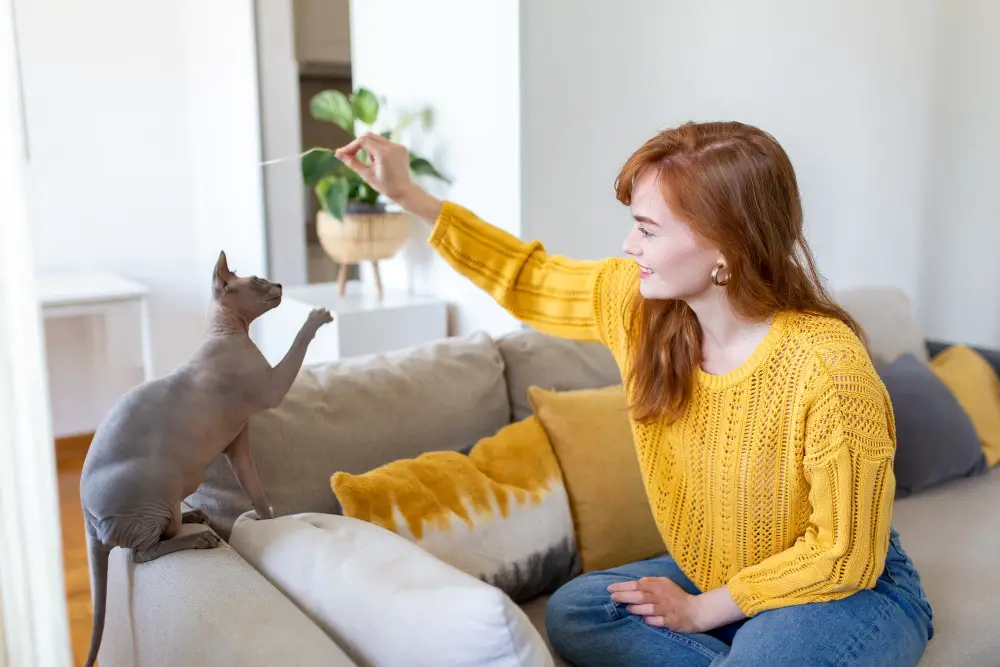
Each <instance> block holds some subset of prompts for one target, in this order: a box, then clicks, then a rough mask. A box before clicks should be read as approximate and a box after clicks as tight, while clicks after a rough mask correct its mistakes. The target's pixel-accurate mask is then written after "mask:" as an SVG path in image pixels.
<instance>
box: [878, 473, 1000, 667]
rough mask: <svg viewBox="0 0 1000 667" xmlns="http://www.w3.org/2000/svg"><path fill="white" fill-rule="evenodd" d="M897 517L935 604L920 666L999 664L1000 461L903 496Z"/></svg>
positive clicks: (896, 524) (898, 527)
mask: <svg viewBox="0 0 1000 667" xmlns="http://www.w3.org/2000/svg"><path fill="white" fill-rule="evenodd" d="M892 523H893V526H894V527H895V528H896V530H898V531H899V535H900V540H901V542H902V545H903V550H904V551H906V553H907V554H908V555H909V556H910V558H912V559H913V563H914V566H915V567H916V569H917V571H918V572H919V573H920V576H921V583H922V585H923V587H924V591H925V593H926V595H927V599H928V601H930V603H931V607H932V608H933V610H934V630H935V636H934V638H933V639H932V640H931V642H930V645H929V646H928V648H927V653H926V654H925V656H924V659H923V660H922V661H921V662H920V667H952V666H953V665H970V666H972V665H996V664H997V663H998V656H1000V632H998V631H997V629H998V628H1000V620H998V619H1000V615H998V612H997V610H998V609H1000V567H998V566H997V562H998V556H1000V468H994V469H992V470H990V471H989V472H988V473H987V474H986V475H984V476H982V477H974V478H970V479H961V480H956V481H954V482H949V483H947V484H945V485H943V486H940V487H937V488H935V489H932V490H929V491H925V492H922V493H919V494H916V495H913V496H910V497H908V498H905V499H902V500H898V501H896V504H895V509H894V511H893V519H892Z"/></svg>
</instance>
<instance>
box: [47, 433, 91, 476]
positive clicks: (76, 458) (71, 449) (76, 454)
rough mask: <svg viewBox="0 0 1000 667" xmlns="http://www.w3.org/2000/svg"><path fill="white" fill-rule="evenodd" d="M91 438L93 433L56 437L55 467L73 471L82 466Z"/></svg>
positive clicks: (62, 470)
mask: <svg viewBox="0 0 1000 667" xmlns="http://www.w3.org/2000/svg"><path fill="white" fill-rule="evenodd" d="M93 439H94V434H93V433H81V434H79V435H70V436H66V437H62V438H56V469H57V470H58V471H59V472H74V471H78V470H80V469H81V468H83V460H84V459H85V458H87V450H88V449H90V441H91V440H93Z"/></svg>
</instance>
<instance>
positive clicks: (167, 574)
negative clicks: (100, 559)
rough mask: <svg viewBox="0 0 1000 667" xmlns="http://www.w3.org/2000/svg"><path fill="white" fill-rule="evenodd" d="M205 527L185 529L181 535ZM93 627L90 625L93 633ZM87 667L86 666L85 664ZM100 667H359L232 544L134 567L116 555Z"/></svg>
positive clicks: (118, 552)
mask: <svg viewBox="0 0 1000 667" xmlns="http://www.w3.org/2000/svg"><path fill="white" fill-rule="evenodd" d="M204 529H205V528H204V527H203V526H200V525H196V524H185V525H184V526H182V528H181V531H182V533H188V532H195V531H199V530H204ZM88 627H89V626H88ZM81 664H82V663H81ZM98 664H99V665H100V667H176V666H177V665H183V666H184V667H251V666H253V667H258V666H260V667H263V666H264V665H323V666H324V667H353V665H354V664H355V663H354V661H353V660H351V659H350V658H349V657H348V655H347V653H346V652H344V651H343V650H342V649H341V648H340V647H338V645H337V644H336V643H335V642H334V641H333V640H332V639H330V637H328V636H327V635H326V634H325V633H324V632H323V631H322V630H321V629H320V628H319V627H318V626H317V625H316V624H315V623H313V622H312V621H311V620H310V619H309V618H308V617H307V616H306V615H305V614H303V613H302V612H301V611H299V609H298V608H297V607H296V606H295V605H294V604H293V603H292V602H291V601H290V600H289V599H288V598H286V597H285V596H284V595H282V594H281V593H280V592H279V591H278V589H277V588H275V587H274V586H272V585H271V584H270V583H269V582H268V581H267V579H265V578H264V576H263V575H261V574H260V573H259V572H258V571H257V570H255V569H254V568H253V567H251V566H250V565H249V564H248V563H247V562H246V561H245V560H243V559H242V558H241V557H240V555H239V554H238V553H237V552H236V551H235V550H234V549H233V548H232V547H230V546H229V545H228V544H225V543H223V544H222V545H220V546H219V547H217V548H215V549H200V550H188V551H180V552H177V553H173V554H169V555H167V556H163V557H161V558H158V559H156V560H154V561H150V562H149V563H143V564H141V565H135V564H133V563H131V562H130V561H129V559H128V552H127V551H125V550H123V549H114V550H113V551H112V552H111V558H110V562H109V563H108V613H107V617H106V620H105V627H104V637H103V641H102V642H101V652H100V655H99V656H98Z"/></svg>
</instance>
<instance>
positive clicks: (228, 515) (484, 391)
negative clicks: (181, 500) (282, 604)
mask: <svg viewBox="0 0 1000 667" xmlns="http://www.w3.org/2000/svg"><path fill="white" fill-rule="evenodd" d="M509 415H510V407H509V404H508V402H507V389H506V385H505V383H504V375H503V360H502V359H501V357H500V353H499V352H498V351H497V348H496V346H495V345H494V343H493V340H492V339H491V338H490V337H488V336H487V335H486V334H483V333H476V334H472V335H470V336H466V337H462V338H449V339H445V340H442V341H438V342H435V343H430V344H426V345H423V346H420V347H417V348H413V349H408V350H400V351H397V352H391V353H386V354H382V355H375V356H369V357H362V358H355V359H346V360H343V361H339V362H334V363H329V364H322V365H315V366H310V367H305V368H303V369H302V371H301V373H300V374H299V376H298V378H297V379H296V381H295V384H294V385H293V386H292V388H291V390H290V391H289V392H288V394H287V395H286V396H285V400H284V401H283V402H282V404H281V406H280V407H278V408H277V409H274V410H270V411H268V412H266V413H263V414H261V415H259V416H257V417H255V418H254V419H253V420H251V428H250V446H251V448H252V450H253V457H254V460H255V462H256V466H257V470H258V472H259V474H260V478H261V482H262V483H263V485H264V490H265V493H267V496H268V501H269V502H270V503H271V505H272V506H273V507H274V512H275V514H276V515H278V516H280V515H284V514H294V513H297V512H324V513H331V514H332V513H336V512H338V511H339V506H338V503H337V499H336V496H334V494H333V490H332V489H331V488H330V475H332V474H333V473H334V472H336V471H338V470H344V471H347V472H351V473H361V472H366V471H368V470H371V469H372V468H375V467H378V466H380V465H384V464H386V463H389V462H390V461H393V460H395V459H398V458H403V457H412V456H417V455H419V454H422V453H423V452H426V451H429V450H441V449H451V450H457V449H464V448H467V447H470V446H471V445H473V444H475V443H476V442H477V441H478V440H480V439H481V438H484V437H486V436H489V435H493V434H494V433H496V432H497V431H498V430H499V429H500V428H501V427H502V426H504V425H505V424H507V423H508V421H509ZM188 504H189V505H192V506H195V507H200V508H201V509H202V510H204V511H205V513H206V514H207V515H208V516H209V518H210V519H211V522H212V525H213V527H214V528H215V529H216V530H217V531H218V532H219V534H220V535H222V536H223V537H224V538H226V539H228V537H229V532H230V530H231V529H232V524H233V522H234V521H235V520H236V517H238V516H239V515H240V514H242V513H244V512H246V511H247V510H249V509H250V503H249V502H248V501H247V500H246V497H245V496H244V494H243V492H242V491H241V490H240V488H239V485H238V484H237V483H236V478H235V477H234V476H233V474H232V472H231V470H230V468H229V464H228V463H227V462H226V460H225V458H224V457H221V456H220V457H219V458H218V459H217V460H216V461H215V462H214V463H213V464H212V466H211V467H210V468H209V470H208V473H207V475H206V477H205V480H204V482H203V483H202V485H201V488H199V489H198V491H196V492H195V493H194V494H192V496H190V497H189V498H188Z"/></svg>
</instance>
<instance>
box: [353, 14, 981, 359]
mask: <svg viewBox="0 0 1000 667" xmlns="http://www.w3.org/2000/svg"><path fill="white" fill-rule="evenodd" d="M518 4H519V6H518V9H517V11H518V17H517V23H516V25H515V24H514V18H513V16H512V14H513V8H512V5H513V3H512V2H503V1H501V0H495V1H494V2H489V3H486V2H484V3H476V6H475V7H476V8H475V10H474V11H475V12H476V13H478V12H488V13H489V14H488V15H486V18H484V19H478V20H477V19H476V18H475V17H474V16H473V15H472V12H473V10H471V9H464V8H463V5H460V4H459V3H457V2H445V1H444V0H438V1H437V2H432V3H421V4H420V8H419V10H418V9H415V8H410V7H408V6H407V5H405V4H403V3H400V4H399V6H398V7H397V6H396V4H395V3H388V6H387V3H386V2H375V0H355V4H354V11H355V13H356V16H355V17H354V34H353V42H354V47H353V48H354V53H355V71H356V72H357V73H358V74H359V75H360V77H361V79H362V80H366V81H362V82H371V83H372V84H375V85H376V86H377V87H379V92H385V93H387V94H389V95H390V96H396V97H399V96H402V97H404V98H410V97H419V98H420V99H421V100H427V101H430V102H431V103H433V104H435V105H437V106H440V107H441V108H442V109H445V110H447V111H452V110H455V112H456V113H453V114H451V115H449V116H447V117H442V119H441V120H442V125H441V130H440V133H441V136H442V138H443V139H444V142H445V146H446V147H447V149H448V150H449V151H450V152H451V153H450V154H449V156H448V161H447V162H446V167H448V168H449V169H450V170H451V172H452V173H454V174H455V175H456V176H457V177H458V178H459V181H458V183H456V186H455V187H454V188H453V189H452V190H450V191H447V194H448V196H450V197H451V198H453V199H456V200H458V201H459V202H461V203H463V204H465V205H467V206H469V207H470V208H473V209H474V210H477V211H478V212H480V214H482V215H483V216H484V217H486V218H487V219H489V220H491V221H493V222H495V223H498V224H500V225H501V226H503V227H505V228H507V229H509V230H511V231H514V232H515V233H517V234H518V235H519V236H521V237H522V238H525V239H539V240H541V241H542V242H543V243H544V245H545V246H546V248H547V249H548V250H549V251H550V252H554V253H561V254H566V255H570V256H574V257H580V258H597V257H603V256H607V255H618V254H620V253H621V252H622V251H621V243H622V240H623V238H624V235H625V234H626V233H627V230H628V225H629V224H630V222H629V218H628V211H627V210H626V209H625V208H624V207H622V206H621V205H620V204H618V203H617V201H615V199H614V192H613V183H614V178H615V176H616V174H617V172H618V169H619V167H620V166H621V164H622V163H623V162H624V161H625V159H626V158H627V157H628V155H629V154H630V153H631V152H632V151H633V150H635V149H636V148H637V147H638V146H639V145H640V144H641V143H642V142H643V141H644V140H645V139H647V138H648V137H650V136H652V135H653V134H655V132H656V131H657V130H659V129H661V128H663V127H665V126H672V125H676V124H678V123H681V122H683V121H686V120H721V119H737V120H741V121H744V122H748V123H752V124H755V125H758V126H760V127H762V128H763V129H765V130H767V131H769V132H771V133H772V134H773V135H775V137H776V138H777V139H778V141H779V142H780V143H781V144H782V145H783V146H784V147H785V149H786V150H787V151H788V153H789V154H790V156H791V158H792V161H793V164H794V165H795V168H796V171H797V174H798V178H799V185H800V188H801V191H802V195H803V200H804V207H805V215H806V229H807V234H808V238H809V240H810V242H811V244H812V247H813V250H814V251H815V253H816V255H817V258H818V260H819V263H820V268H821V271H822V273H823V274H824V276H825V278H826V279H827V280H828V282H829V285H830V286H831V287H832V288H834V289H841V288H847V287H853V286H859V285H886V286H895V287H899V288H901V289H903V290H905V292H906V293H907V294H908V295H909V296H910V298H911V299H912V301H913V303H914V306H915V308H916V310H917V316H918V317H919V318H920V320H921V322H922V323H923V326H924V328H925V331H926V332H927V333H928V334H929V335H932V336H942V337H948V338H952V339H955V340H961V341H966V342H970V343H975V344H984V345H1000V310H998V309H997V308H994V307H983V306H980V305H977V304H997V303H1000V267H998V264H997V262H996V261H994V259H995V258H994V256H993V255H995V251H994V250H995V248H997V247H1000V215H998V213H1000V209H998V207H1000V204H998V201H997V199H996V198H994V197H993V196H992V191H993V190H995V188H994V187H993V182H992V181H993V180H995V178H996V173H997V172H996V169H995V168H994V162H995V158H994V154H995V151H996V147H997V146H1000V114H997V108H998V107H1000V104H998V101H1000V80H998V78H997V77H996V76H993V71H994V70H995V69H996V64H997V63H998V62H1000V40H997V39H996V26H998V25H1000V4H998V3H996V2H984V1H982V0H962V1H960V2H951V1H950V0H876V1H874V2H872V1H870V0H848V1H845V2H839V3H802V2H794V1H793V0H760V1H758V2H755V3H731V2H723V1H722V0H677V1H676V2H670V3H665V2H655V1H653V0H648V1H645V2H641V1H638V0H636V1H634V2H625V3H609V2H603V1H601V0H546V2H520V3H518ZM413 35H419V36H420V44H421V48H409V47H407V46H404V45H406V44H410V43H412V40H413ZM515 44H516V45H517V52H516V53H514V54H511V53H510V52H509V51H500V53H501V54H502V55H501V56H500V57H496V56H493V55H492V51H491V50H494V49H497V48H501V49H511V48H513V47H514V45H515ZM515 61H518V63H519V64H518V68H517V71H518V75H517V76H514V75H513V73H512V71H511V66H512V64H513V63H514V62H515ZM498 73H499V74H502V76H501V75H499V74H498ZM515 100H517V103H518V104H519V106H520V113H519V120H518V119H517V118H513V117H508V113H507V110H508V109H509V107H501V109H500V111H501V112H500V113H497V111H496V110H495V108H496V106H497V105H498V104H509V103H513V102H514V101H515ZM491 107H492V108H491ZM459 109H461V110H462V112H461V114H460V115H459V114H458V113H457V112H458V110H459ZM514 142H516V143H517V144H518V146H519V151H515V150H514V149H513V148H512V147H511V145H512V144H513V143H514ZM496 151H499V152H496ZM466 155H468V156H469V159H468V161H466V159H464V158H463V157H462V156H466ZM498 155H499V156H500V159H498ZM460 158H461V159H460ZM517 172H520V173H519V175H518V176H517V179H518V181H517V182H518V184H519V188H515V187H508V185H509V183H510V181H509V179H510V178H511V177H513V175H514V174H515V173H517ZM473 184H475V185H474V187H471V186H473ZM518 190H519V197H515V198H508V192H512V191H518ZM515 201H519V203H520V207H519V211H517V212H514V213H509V207H510V206H512V205H515ZM417 240H418V241H419V240H421V239H419V238H418V239H417ZM418 245H419V244H416V245H414V246H413V247H412V248H411V249H410V250H409V251H408V252H409V253H410V255H409V256H404V257H402V258H399V259H398V260H394V268H395V269H396V270H397V273H399V274H402V280H403V282H404V283H405V284H414V283H418V284H420V285H421V287H422V288H424V289H427V290H429V291H437V292H438V293H442V294H445V295H447V296H449V298H451V299H452V300H454V301H456V302H457V303H459V304H460V312H462V313H463V326H462V327H460V329H459V330H460V331H463V330H467V329H469V328H478V326H477V325H479V324H485V323H488V322H489V319H488V318H489V317H491V316H492V312H491V311H490V310H489V308H488V307H487V306H484V305H481V304H480V303H478V302H474V299H475V296H474V295H473V294H471V293H466V292H464V291H463V292H458V291H456V290H457V289H458V286H459V285H463V286H464V283H461V279H455V278H454V277H453V276H451V275H450V274H449V273H448V271H447V270H443V271H442V270H441V269H440V267H439V266H438V265H437V264H435V263H434V260H433V259H428V258H426V257H424V256H423V255H421V254H420V253H419V252H417V250H416V249H415V248H416V247H417V246H418ZM428 266H433V267H435V268H434V269H433V270H428V268H427V267H428ZM394 279H399V277H398V276H395V277H394ZM456 280H457V281H458V282H456ZM465 323H468V324H465Z"/></svg>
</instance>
